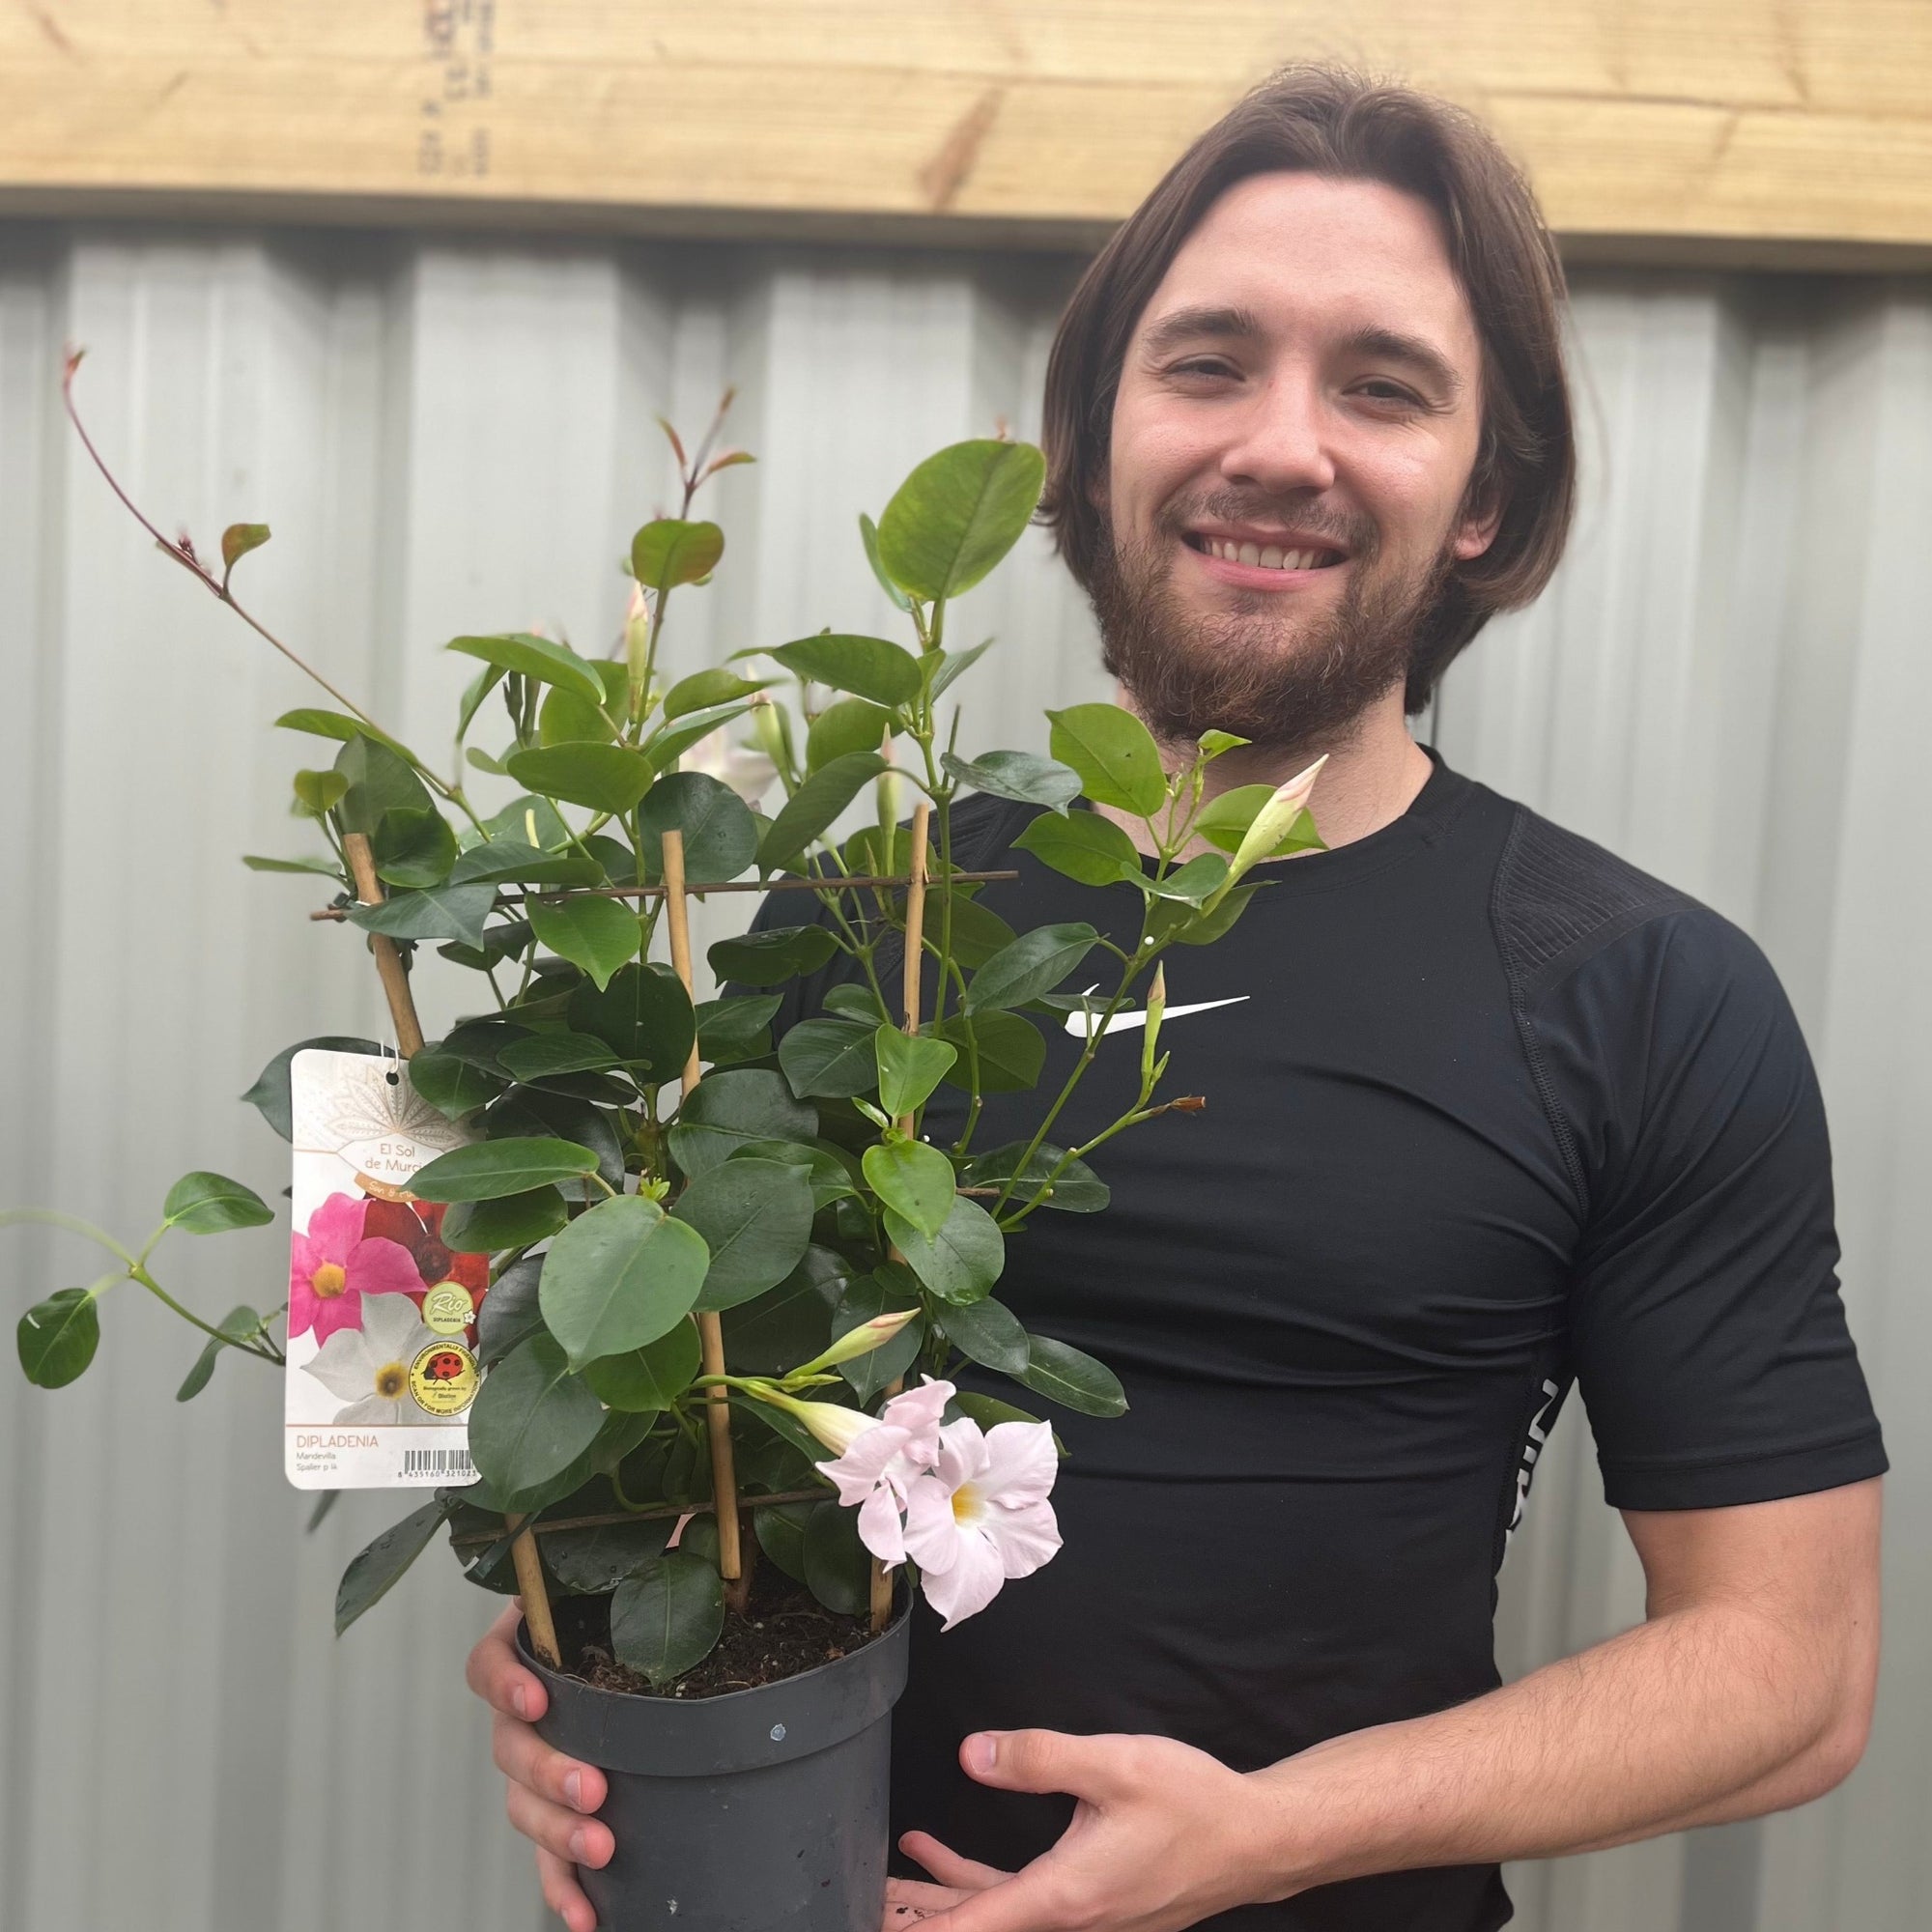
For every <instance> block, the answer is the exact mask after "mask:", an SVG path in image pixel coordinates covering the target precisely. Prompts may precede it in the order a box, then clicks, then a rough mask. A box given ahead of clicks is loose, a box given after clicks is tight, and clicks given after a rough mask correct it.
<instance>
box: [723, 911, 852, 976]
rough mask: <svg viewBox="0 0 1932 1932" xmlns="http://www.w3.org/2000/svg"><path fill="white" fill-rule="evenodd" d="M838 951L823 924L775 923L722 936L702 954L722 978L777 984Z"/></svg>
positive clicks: (815, 966)
mask: <svg viewBox="0 0 1932 1932" xmlns="http://www.w3.org/2000/svg"><path fill="white" fill-rule="evenodd" d="M835 952H838V940H836V939H835V938H834V937H833V936H832V934H831V933H830V932H829V931H828V930H827V929H826V928H825V927H824V926H822V925H775V926H772V927H771V928H770V929H769V930H767V931H764V932H748V933H745V934H743V935H742V936H740V937H739V938H737V939H721V940H720V941H719V942H718V943H717V944H716V945H715V946H714V947H712V949H711V950H710V952H708V953H707V954H706V955H705V956H706V958H708V959H709V960H710V962H711V970H712V972H714V973H715V974H716V975H717V976H718V978H719V979H720V980H726V981H729V982H731V983H732V984H735V985H740V986H780V985H782V984H783V983H784V982H785V980H795V979H797V978H798V977H799V975H800V974H802V973H816V972H817V971H818V969H819V968H820V967H821V966H823V965H824V964H825V963H826V961H827V960H829V959H830V958H831V957H832V955H833V954H834V953H835Z"/></svg>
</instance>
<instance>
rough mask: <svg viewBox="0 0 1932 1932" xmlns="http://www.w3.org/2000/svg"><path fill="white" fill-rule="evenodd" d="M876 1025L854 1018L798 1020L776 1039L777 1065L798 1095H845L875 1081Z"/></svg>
mask: <svg viewBox="0 0 1932 1932" xmlns="http://www.w3.org/2000/svg"><path fill="white" fill-rule="evenodd" d="M876 1031H877V1028H876V1027H873V1026H871V1025H868V1024H867V1023H864V1022H862V1021H858V1020H839V1019H819V1020H801V1021H800V1022H799V1023H798V1025H796V1026H795V1027H793V1028H791V1029H790V1031H789V1032H787V1033H786V1035H785V1037H783V1038H782V1039H781V1040H780V1041H779V1065H780V1066H781V1067H782V1068H783V1069H784V1076H785V1079H786V1080H787V1081H788V1082H789V1083H790V1085H791V1091H792V1092H793V1093H794V1094H797V1095H798V1096H799V1098H800V1099H802V1100H806V1099H813V1098H822V1099H845V1098H849V1097H850V1096H851V1095H852V1094H869V1093H870V1092H871V1091H872V1089H873V1088H874V1087H875V1086H876V1085H877V1084H878V1078H879V1069H878V1061H877V1058H876V1056H875V1054H874V1052H873V1049H872V1036H873V1034H874V1033H875V1032H876Z"/></svg>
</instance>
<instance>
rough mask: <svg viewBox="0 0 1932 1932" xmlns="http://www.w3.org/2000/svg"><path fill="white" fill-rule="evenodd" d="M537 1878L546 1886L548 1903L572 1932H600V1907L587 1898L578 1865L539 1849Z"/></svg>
mask: <svg viewBox="0 0 1932 1932" xmlns="http://www.w3.org/2000/svg"><path fill="white" fill-rule="evenodd" d="M537 1877H538V1878H539V1880H541V1881H542V1884H543V1898H544V1903H545V1904H546V1905H547V1906H549V1907H550V1909H551V1910H552V1911H553V1912H554V1913H555V1914H556V1916H557V1917H558V1918H561V1919H562V1920H563V1922H564V1923H565V1924H566V1925H567V1926H569V1928H570V1932H597V1908H596V1907H595V1906H594V1905H592V1904H591V1902H590V1901H589V1900H588V1899H587V1898H585V1897H584V1895H583V1888H582V1886H581V1885H579V1884H578V1882H577V1867H576V1866H575V1865H573V1864H572V1863H570V1861H568V1860H567V1859H560V1858H558V1857H557V1856H556V1854H555V1853H554V1852H547V1851H545V1850H544V1849H543V1848H542V1846H538V1848H537Z"/></svg>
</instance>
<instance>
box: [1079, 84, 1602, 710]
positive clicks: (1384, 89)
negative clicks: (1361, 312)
mask: <svg viewBox="0 0 1932 1932" xmlns="http://www.w3.org/2000/svg"><path fill="white" fill-rule="evenodd" d="M1276 172H1300V173H1312V174H1320V175H1325V176H1329V177H1331V178H1334V179H1338V180H1357V181H1373V182H1381V183H1383V184H1385V185H1388V186H1390V187H1395V188H1400V189H1402V190H1404V191H1405V192H1406V193H1408V194H1412V195H1414V196H1416V197H1417V199H1418V200H1421V201H1423V202H1426V203H1427V204H1428V205H1429V206H1430V207H1431V208H1433V209H1434V210H1435V213H1436V216H1437V218H1438V219H1439V220H1440V222H1441V224H1442V233H1443V238H1444V240H1445V241H1446V243H1447V245H1448V250H1449V260H1450V263H1451V265H1452V266H1453V268H1454V269H1455V271H1456V274H1457V276H1458V278H1459V279H1460V280H1461V282H1462V285H1463V291H1464V293H1465V294H1466V296H1467V297H1468V300H1469V307H1470V310H1471V312H1472V313H1473V315H1474V317H1475V322H1476V328H1477V331H1478V334H1479V335H1480V337H1481V340H1482V345H1483V430H1482V438H1481V441H1480V443H1479V445H1478V448H1477V453H1476V462H1475V467H1474V469H1473V470H1472V471H1471V472H1470V477H1469V487H1468V495H1467V497H1466V498H1465V508H1466V509H1467V510H1469V511H1472V512H1474V513H1476V514H1479V515H1480V514H1484V513H1486V512H1488V511H1491V510H1493V509H1495V508H1497V507H1498V506H1499V507H1500V510H1501V521H1500V523H1499V524H1498V526H1497V528H1496V534H1495V539H1494V541H1493V542H1492V544H1491V545H1490V547H1489V549H1488V550H1487V551H1485V552H1484V553H1483V554H1482V555H1481V556H1478V557H1473V558H1471V559H1469V560H1468V561H1466V562H1462V563H1458V564H1457V565H1456V566H1455V567H1454V569H1453V570H1452V571H1451V572H1450V574H1449V577H1448V580H1447V582H1446V583H1445V584H1444V586H1443V589H1442V592H1441V595H1440V597H1439V598H1438V599H1437V601H1436V604H1435V608H1434V609H1433V610H1432V611H1430V612H1429V614H1428V615H1427V616H1426V617H1425V618H1424V619H1423V621H1422V624H1421V626H1420V627H1419V629H1418V631H1417V634H1416V637H1415V639H1414V643H1413V646H1412V648H1411V651H1410V657H1409V668H1408V678H1407V688H1406V694H1405V703H1406V708H1407V709H1408V710H1409V711H1410V712H1417V711H1420V710H1422V709H1423V708H1424V706H1425V705H1427V703H1428V702H1429V699H1430V696H1431V694H1432V693H1433V692H1434V690H1435V684H1436V680H1437V679H1438V678H1440V677H1441V675H1442V673H1443V671H1444V670H1445V669H1446V668H1448V666H1449V663H1450V660H1451V659H1453V658H1454V657H1455V656H1456V654H1457V653H1458V652H1459V651H1461V650H1462V649H1463V646H1464V645H1465V644H1466V643H1468V642H1469V640H1470V639H1472V638H1473V637H1474V636H1475V635H1476V633H1477V632H1478V631H1480V630H1481V629H1482V628H1483V626H1484V625H1485V624H1486V623H1487V622H1488V621H1489V620H1490V618H1491V617H1492V616H1493V615H1494V614H1495V612H1496V611H1508V610H1514V609H1516V608H1518V607H1519V606H1520V605H1524V604H1527V603H1528V602H1529V601H1530V600H1531V599H1532V598H1533V597H1535V596H1536V594H1537V592H1538V591H1540V590H1541V589H1542V588H1543V586H1544V585H1545V584H1546V583H1547V582H1548V581H1549V574H1550V572H1551V571H1552V570H1554V569H1555V567H1556V560H1557V558H1558V557H1559V556H1560V555H1561V554H1562V552H1563V543H1564V538H1565V537H1566V536H1567V534H1568V532H1569V527H1570V517H1571V511H1572V507H1573V503H1574V499H1575V496H1576V447H1575V438H1574V434H1573V430H1572V426H1571V415H1570V393H1569V388H1568V385H1567V384H1566V382H1565V380H1564V373H1563V352H1562V312H1563V302H1564V285H1563V268H1562V264H1561V262H1560V261H1559V260H1558V258H1557V253H1556V245H1555V243H1554V242H1553V241H1551V240H1550V237H1549V231H1548V229H1547V228H1546V227H1545V226H1544V224H1543V217H1542V215H1541V213H1539V212H1538V209H1537V206H1536V200H1535V197H1534V195H1533V194H1532V193H1531V192H1530V188H1529V185H1528V183H1527V182H1526V181H1525V180H1524V179H1523V177H1522V175H1521V174H1520V172H1519V170H1518V169H1517V168H1516V166H1515V165H1514V163H1513V162H1511V160H1510V159H1509V157H1508V156H1506V155H1505V154H1504V153H1503V151H1502V149H1501V148H1500V147H1499V146H1498V145H1497V143H1496V141H1495V139H1494V137H1493V136H1492V134H1490V132H1489V131H1488V130H1487V129H1486V128H1483V127H1482V125H1481V124H1480V123H1479V122H1477V121H1476V120H1474V119H1473V118H1472V117H1471V116H1469V115H1467V114H1464V113H1463V112H1462V110H1461V109H1459V108H1455V107H1452V106H1450V105H1449V104H1448V102H1446V101H1443V100H1437V99H1434V98H1433V97H1432V96H1429V95H1426V94H1417V93H1415V92H1413V91H1411V90H1410V89H1408V88H1405V87H1396V86H1391V85H1387V84H1384V83H1380V82H1376V81H1372V80H1369V79H1366V78H1364V77H1363V76H1361V75H1359V74H1355V73H1351V72H1350V71H1347V70H1344V69H1340V68H1334V67H1326V66H1307V67H1291V68H1285V69H1283V70H1282V71H1280V72H1279V73H1276V74H1275V75H1273V76H1272V77H1271V78H1270V79H1268V80H1266V81H1264V82H1263V84H1262V85H1261V86H1259V87H1257V88H1256V89H1255V90H1254V91H1253V92H1252V93H1251V94H1249V95H1248V96H1247V97H1246V98H1245V99H1242V100H1241V101H1240V102H1239V103H1238V104H1237V105H1236V107H1234V108H1233V109H1231V110H1230V111H1229V112H1228V113H1227V114H1225V115H1223V116H1222V118H1221V119H1220V120H1219V121H1217V122H1216V123H1215V124H1214V126H1213V127H1211V128H1208V131H1207V132H1206V133H1205V134H1203V135H1201V137H1200V138H1199V139H1198V140H1196V141H1195V143H1194V145H1193V146H1192V147H1190V148H1189V149H1188V150H1187V152H1186V153H1185V154H1184V155H1182V156H1181V157H1180V158H1179V160H1178V161H1177V162H1175V164H1174V166H1173V167H1171V168H1170V169H1169V170H1168V171H1167V174H1166V176H1165V177H1164V178H1163V179H1162V181H1161V183H1160V185H1158V186H1157V187H1156V188H1155V189H1154V190H1153V192H1152V193H1151V194H1150V195H1149V196H1148V198H1147V199H1146V200H1145V201H1144V202H1142V203H1141V205H1140V207H1139V208H1137V209H1136V210H1135V211H1134V213H1132V214H1131V215H1129V216H1128V217H1127V220H1126V221H1125V223H1124V224H1123V225H1122V227H1121V228H1120V229H1119V230H1118V231H1117V232H1116V234H1115V235H1114V237H1113V239H1112V240H1111V241H1109V242H1108V243H1107V245H1106V246H1105V247H1104V248H1103V249H1102V250H1101V251H1100V253H1099V255H1098V256H1097V257H1096V258H1095V259H1094V263H1093V264H1092V266H1091V267H1090V268H1089V269H1088V270H1087V272H1086V273H1085V274H1084V275H1083V276H1082V277H1081V279H1080V284H1079V286H1078V287H1077V288H1076V289H1075V290H1074V292H1073V298H1072V300H1071V301H1070V302H1069V303H1068V304H1067V308H1066V313H1065V315H1064V316H1063V317H1062V318H1061V323H1060V328H1059V332H1058V333H1057V335H1056V336H1055V338H1054V344H1053V354H1052V356H1051V358H1050V360H1049V361H1048V363H1047V370H1046V401H1045V425H1044V426H1045V438H1044V440H1045V443H1046V452H1047V480H1046V496H1045V498H1044V501H1043V504H1042V510H1041V514H1042V516H1043V519H1044V521H1045V522H1046V524H1047V525H1048V526H1049V527H1050V528H1051V529H1052V530H1053V532H1054V538H1055V541H1056V543H1057V544H1058V545H1059V548H1060V554H1061V555H1062V556H1064V557H1065V559H1066V563H1067V567H1068V568H1069V569H1070V570H1071V571H1072V572H1073V575H1074V576H1075V577H1076V578H1077V579H1078V580H1079V581H1080V583H1081V586H1082V587H1083V588H1084V589H1086V590H1088V591H1089V592H1090V593H1091V592H1092V590H1093V588H1094V581H1095V573H1096V571H1097V570H1098V569H1099V568H1101V567H1103V566H1104V562H1105V558H1106V553H1107V549H1108V546H1109V545H1110V543H1111V541H1112V539H1111V536H1110V534H1109V531H1108V527H1107V520H1106V517H1105V515H1104V514H1103V513H1102V512H1101V511H1100V509H1099V508H1098V507H1097V506H1096V505H1095V503H1094V486H1095V485H1096V484H1097V483H1099V482H1100V481H1101V480H1103V478H1104V476H1105V471H1106V462H1107V448H1108V440H1109V429H1110V426H1111V423H1112V418H1113V409H1114V394H1115V390H1116V388H1117V387H1118V386H1119V384H1120V377H1121V364H1122V360H1123V359H1124V357H1125V355H1126V351H1127V345H1128V343H1129V341H1130V340H1131V339H1132V336H1133V331H1134V327H1135V325H1136V324H1137V323H1138V322H1139V320H1140V318H1141V315H1142V313H1143V311H1144V310H1145V309H1146V307H1147V305H1148V302H1149V301H1150V300H1151V298H1152V296H1153V293H1154V290H1155V289H1156V288H1158V287H1159V285H1160V282H1161V278H1162V277H1163V276H1164V275H1165V274H1166V273H1167V270H1168V265H1169V264H1170V263H1171V262H1172V261H1173V260H1174V257H1175V255H1176V254H1177V253H1178V252H1179V248H1180V245H1181V243H1182V242H1183V241H1186V239H1187V237H1188V235H1189V234H1190V233H1192V231H1193V230H1194V228H1195V227H1196V226H1197V225H1198V224H1199V223H1200V221H1201V219H1202V217H1203V216H1204V215H1205V214H1206V213H1208V209H1209V208H1210V207H1211V206H1212V205H1213V203H1214V202H1215V200H1216V199H1217V198H1218V197H1219V196H1220V195H1221V194H1222V193H1223V192H1224V191H1225V190H1226V189H1228V188H1230V187H1232V186H1233V185H1235V184H1236V182H1239V181H1243V180H1245V179H1246V178H1247V177H1248V176H1250V175H1257V174H1271V173H1276Z"/></svg>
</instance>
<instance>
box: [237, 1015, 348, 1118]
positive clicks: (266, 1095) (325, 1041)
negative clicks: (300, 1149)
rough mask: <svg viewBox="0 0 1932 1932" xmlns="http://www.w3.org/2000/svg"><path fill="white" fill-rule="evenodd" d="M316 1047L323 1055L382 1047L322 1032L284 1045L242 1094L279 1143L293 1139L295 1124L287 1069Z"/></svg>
mask: <svg viewBox="0 0 1932 1932" xmlns="http://www.w3.org/2000/svg"><path fill="white" fill-rule="evenodd" d="M310 1047H316V1048H318V1049H320V1050H321V1051H323V1052H326V1053H378V1054H380V1053H381V1052H382V1051H383V1048H382V1047H381V1046H380V1045H379V1044H378V1043H377V1042H376V1041H375V1040H373V1039H358V1038H356V1037H355V1036H354V1035H352V1034H338V1033H324V1034H318V1035H316V1037H314V1038H313V1039H298V1040H297V1041H296V1043H295V1044H294V1045H293V1046H285V1047H283V1049H282V1050H281V1052H279V1053H278V1054H276V1055H275V1057H274V1058H273V1059H272V1060H271V1061H270V1062H269V1064H268V1065H266V1066H265V1067H263V1069H262V1070H261V1072H259V1073H258V1074H256V1076H255V1084H254V1085H253V1086H252V1087H250V1088H249V1089H248V1091H247V1093H245V1094H242V1095H241V1097H242V1099H244V1100H245V1101H247V1103H248V1104H249V1106H251V1107H254V1108H256V1109H257V1110H258V1111H259V1112H260V1114H261V1116H262V1118H263V1120H265V1121H267V1122H268V1123H269V1124H270V1126H271V1127H273V1128H274V1130H275V1131H276V1133H278V1134H279V1135H281V1137H282V1139H283V1140H285V1141H286V1140H292V1139H293V1138H294V1137H295V1124H294V1122H293V1121H292V1120H291V1118H290V1115H291V1112H292V1106H291V1102H290V1098H289V1066H290V1064H291V1063H292V1062H293V1061H294V1059H295V1057H296V1055H297V1054H298V1053H305V1052H307V1051H308V1049H309V1048H310Z"/></svg>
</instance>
